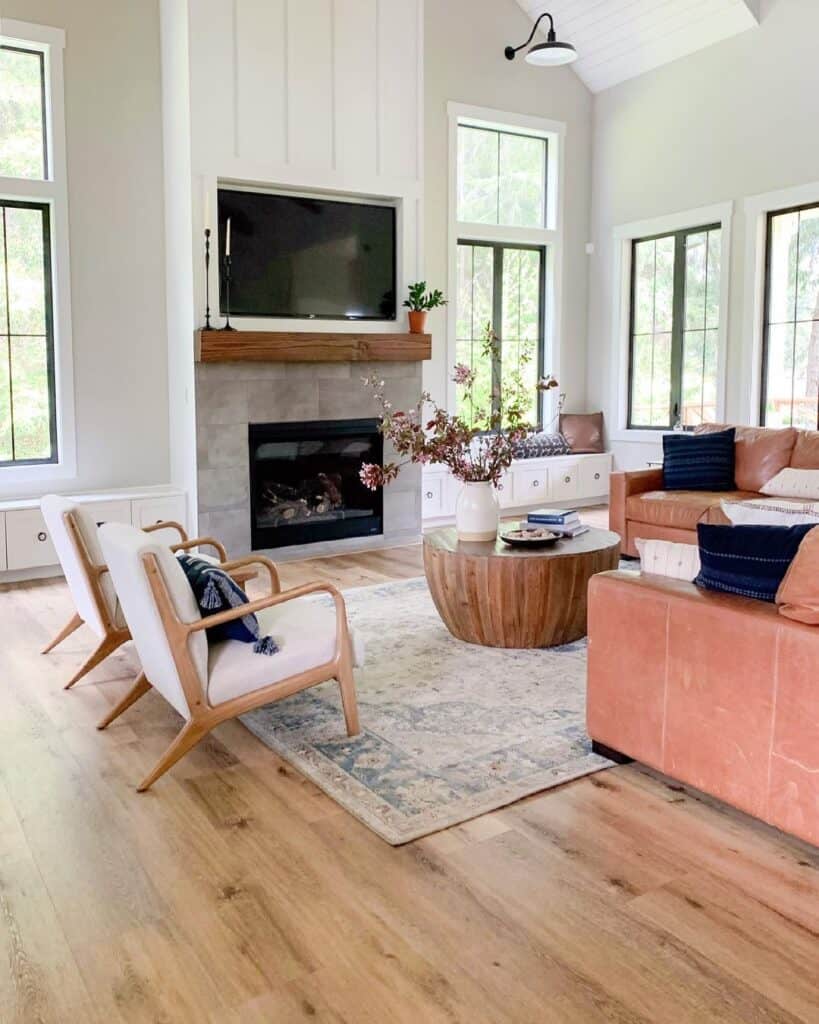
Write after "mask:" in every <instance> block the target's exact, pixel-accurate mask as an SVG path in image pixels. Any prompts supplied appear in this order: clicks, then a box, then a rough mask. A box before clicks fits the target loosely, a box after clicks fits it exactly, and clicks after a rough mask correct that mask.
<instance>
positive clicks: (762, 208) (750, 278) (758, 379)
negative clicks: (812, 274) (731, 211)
mask: <svg viewBox="0 0 819 1024" xmlns="http://www.w3.org/2000/svg"><path fill="white" fill-rule="evenodd" d="M809 204H810V205H813V204H819V181H814V182H810V183H809V184H807V185H796V186H794V187H793V188H782V189H777V190H776V191H774V192H762V193H760V194H759V195H755V196H748V198H747V199H746V200H745V203H744V210H745V295H746V296H747V299H746V301H745V311H744V322H743V337H744V338H750V339H751V340H750V348H751V351H750V354H749V357H748V358H747V359H743V361H742V362H743V366H742V374H743V380H742V385H743V387H742V395H743V399H744V400H747V401H748V403H749V407H748V408H746V409H742V410H741V412H742V419H741V420H740V422H742V423H751V424H753V425H754V426H759V424H760V421H761V418H762V417H761V406H762V354H763V347H764V337H763V334H764V330H765V327H764V319H765V289H766V288H767V286H768V282H767V281H766V280H765V273H766V268H765V263H766V253H767V245H768V214H769V213H776V212H777V211H778V210H788V209H790V208H791V207H793V206H807V205H809Z"/></svg>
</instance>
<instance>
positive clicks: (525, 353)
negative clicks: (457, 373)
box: [456, 241, 545, 424]
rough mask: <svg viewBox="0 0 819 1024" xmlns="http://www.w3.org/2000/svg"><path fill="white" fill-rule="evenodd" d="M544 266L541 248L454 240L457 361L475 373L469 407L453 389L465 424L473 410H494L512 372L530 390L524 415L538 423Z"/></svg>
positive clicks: (495, 411)
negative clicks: (489, 340) (490, 336)
mask: <svg viewBox="0 0 819 1024" xmlns="http://www.w3.org/2000/svg"><path fill="white" fill-rule="evenodd" d="M544 266H545V253H544V250H543V249H542V248H540V247H537V246H519V245H518V246H513V245H504V244H502V243H487V242H469V241H462V242H459V243H458V296H457V319H456V360H457V362H459V363H464V364H466V365H467V366H469V367H470V368H471V369H473V370H475V371H476V372H477V379H476V383H475V387H474V390H473V397H474V403H475V405H474V408H471V407H469V406H466V405H465V404H464V403H463V401H462V393H463V390H462V389H459V391H458V410H459V412H460V414H461V416H462V417H463V418H464V419H466V420H467V422H469V423H472V420H473V417H474V414H475V413H478V412H483V413H484V414H485V413H486V412H488V411H490V410H491V412H492V413H497V411H498V407H499V401H498V389H499V387H502V386H503V385H505V384H509V383H511V381H512V379H513V378H515V377H517V375H519V379H520V380H521V381H522V382H523V383H524V384H525V385H527V386H528V387H529V388H530V393H531V401H530V406H529V411H528V415H527V418H528V420H529V422H531V423H533V424H535V423H537V422H538V419H539V410H538V400H537V399H538V392H537V387H536V385H537V382H538V378H539V377H540V376H541V375H542V374H543V345H542V339H543V294H544V288H543V275H544ZM487 327H490V328H491V329H492V330H493V331H494V333H495V334H496V336H497V339H498V344H497V345H496V346H494V351H489V350H488V349H487V346H486V341H485V338H486V330H487Z"/></svg>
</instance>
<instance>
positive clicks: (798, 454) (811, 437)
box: [790, 430, 819, 469]
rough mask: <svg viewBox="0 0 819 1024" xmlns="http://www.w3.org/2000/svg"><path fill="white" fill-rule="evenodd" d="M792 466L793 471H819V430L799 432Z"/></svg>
mask: <svg viewBox="0 0 819 1024" xmlns="http://www.w3.org/2000/svg"><path fill="white" fill-rule="evenodd" d="M790 466H791V468H792V469H819V430H797V432H796V444H795V445H794V447H793V454H792V455H791V461H790Z"/></svg>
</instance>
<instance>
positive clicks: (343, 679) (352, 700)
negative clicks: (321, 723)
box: [338, 663, 361, 736]
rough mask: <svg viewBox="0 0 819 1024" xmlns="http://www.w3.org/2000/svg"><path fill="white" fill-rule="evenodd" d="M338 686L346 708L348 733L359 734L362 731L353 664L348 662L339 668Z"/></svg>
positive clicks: (351, 734)
mask: <svg viewBox="0 0 819 1024" xmlns="http://www.w3.org/2000/svg"><path fill="white" fill-rule="evenodd" d="M338 687H339V689H340V690H341V706H342V707H343V708H344V721H345V722H346V723H347V735H348V736H357V735H358V734H359V733H360V732H361V725H360V723H359V720H358V699H357V698H356V693H355V678H354V676H353V669H352V666H351V665H350V664H349V663H348V664H346V665H343V666H342V667H340V669H339V673H338Z"/></svg>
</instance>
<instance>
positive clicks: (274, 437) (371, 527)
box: [248, 419, 384, 550]
mask: <svg viewBox="0 0 819 1024" xmlns="http://www.w3.org/2000/svg"><path fill="white" fill-rule="evenodd" d="M248 442H249V447H250V532H251V543H252V546H253V548H254V550H258V549H260V548H280V547H286V546H288V545H292V544H310V543H314V542H316V541H325V540H339V539H341V538H343V537H366V536H371V535H373V534H380V533H383V532H384V515H383V500H382V494H381V490H380V489H379V490H377V491H369V490H367V488H366V487H364V485H363V484H362V483H361V480H360V479H359V475H358V474H359V470H360V469H361V466H362V465H363V464H364V463H365V462H373V463H376V464H377V465H381V464H382V463H383V456H384V442H383V438H382V436H381V434H380V433H379V430H378V420H376V419H360V420H329V421H328V420H325V421H320V422H315V423H251V424H249V426H248Z"/></svg>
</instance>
